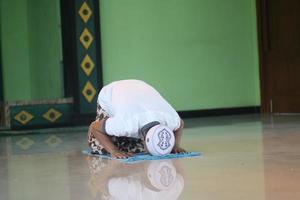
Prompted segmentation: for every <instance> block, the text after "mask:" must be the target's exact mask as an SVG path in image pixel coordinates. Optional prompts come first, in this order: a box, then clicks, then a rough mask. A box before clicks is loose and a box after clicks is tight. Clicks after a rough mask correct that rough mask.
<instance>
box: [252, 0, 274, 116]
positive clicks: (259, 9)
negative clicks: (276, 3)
mask: <svg viewBox="0 0 300 200" xmlns="http://www.w3.org/2000/svg"><path fill="white" fill-rule="evenodd" d="M266 12H267V9H266V0H256V13H257V36H258V37H257V38H258V52H259V72H260V95H261V112H262V113H270V112H271V109H270V108H271V105H270V102H269V101H268V99H269V93H268V89H267V87H266V86H267V80H266V78H267V76H266V68H264V64H265V60H264V51H266V50H267V47H268V44H267V41H268V38H267V34H265V33H266V32H267V20H265V16H266V15H267V13H266Z"/></svg>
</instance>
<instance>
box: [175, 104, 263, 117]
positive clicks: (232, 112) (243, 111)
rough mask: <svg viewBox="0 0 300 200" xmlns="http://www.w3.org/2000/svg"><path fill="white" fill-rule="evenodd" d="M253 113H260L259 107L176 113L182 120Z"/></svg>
mask: <svg viewBox="0 0 300 200" xmlns="http://www.w3.org/2000/svg"><path fill="white" fill-rule="evenodd" d="M255 113H260V106H247V107H236V108H216V109H205V110H190V111H178V114H179V115H180V117H182V118H196V117H213V116H225V115H243V114H255Z"/></svg>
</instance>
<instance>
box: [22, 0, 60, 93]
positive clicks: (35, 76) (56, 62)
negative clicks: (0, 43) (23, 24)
mask: <svg viewBox="0 0 300 200" xmlns="http://www.w3.org/2000/svg"><path fill="white" fill-rule="evenodd" d="M28 2H29V3H28V5H29V8H28V11H29V13H30V14H29V19H28V22H29V23H28V27H29V28H30V35H29V43H30V66H31V74H32V78H31V88H32V94H31V98H32V99H51V98H59V97H62V96H63V92H62V90H61V87H62V85H63V79H62V77H61V76H62V75H63V71H62V66H61V65H60V62H61V60H62V52H61V51H62V50H61V49H62V48H61V44H62V42H61V29H60V7H59V0H38V1H37V0H28Z"/></svg>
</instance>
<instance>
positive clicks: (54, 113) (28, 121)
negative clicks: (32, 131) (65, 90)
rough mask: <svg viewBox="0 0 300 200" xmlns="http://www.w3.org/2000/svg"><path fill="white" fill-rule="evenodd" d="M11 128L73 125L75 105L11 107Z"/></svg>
mask: <svg viewBox="0 0 300 200" xmlns="http://www.w3.org/2000/svg"><path fill="white" fill-rule="evenodd" d="M9 110H10V126H11V127H10V128H21V127H31V126H43V127H47V126H53V125H62V124H68V123H71V117H72V114H73V104H71V103H65V104H63V103H62V104H41V105H20V106H18V105H16V106H11V107H10V108H9Z"/></svg>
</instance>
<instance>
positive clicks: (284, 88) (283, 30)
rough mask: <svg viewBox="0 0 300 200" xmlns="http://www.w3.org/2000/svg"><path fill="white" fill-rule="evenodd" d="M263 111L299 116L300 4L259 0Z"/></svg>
mask: <svg viewBox="0 0 300 200" xmlns="http://www.w3.org/2000/svg"><path fill="white" fill-rule="evenodd" d="M257 11H258V30H259V32H258V33H259V43H260V45H259V46H260V66H261V92H262V112H264V113H269V112H270V113H300V1H299V0H257Z"/></svg>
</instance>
